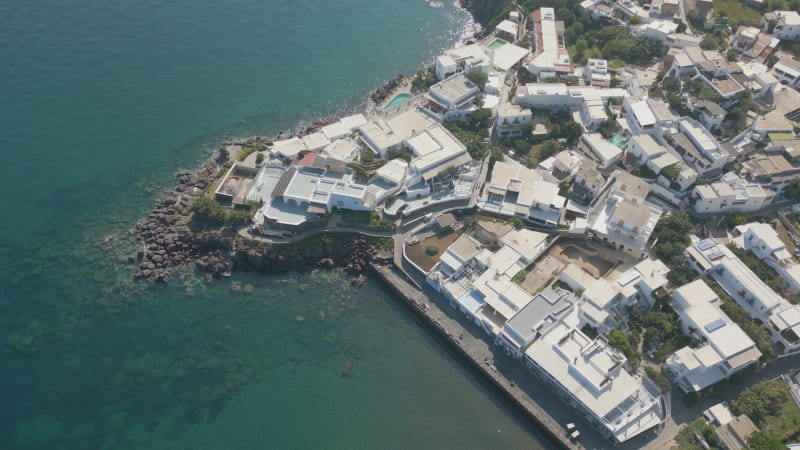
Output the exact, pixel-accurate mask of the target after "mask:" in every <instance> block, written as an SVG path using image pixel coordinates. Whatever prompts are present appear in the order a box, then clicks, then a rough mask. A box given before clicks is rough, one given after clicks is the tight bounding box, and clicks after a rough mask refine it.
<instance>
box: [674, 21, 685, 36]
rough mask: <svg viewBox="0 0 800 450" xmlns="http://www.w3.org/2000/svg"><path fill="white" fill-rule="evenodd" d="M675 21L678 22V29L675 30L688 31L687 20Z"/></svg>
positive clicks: (679, 31) (677, 31) (678, 31)
mask: <svg viewBox="0 0 800 450" xmlns="http://www.w3.org/2000/svg"><path fill="white" fill-rule="evenodd" d="M675 23H677V24H678V29H676V30H675V32H676V33H683V32H684V31H686V22H684V21H682V20H676V21H675Z"/></svg>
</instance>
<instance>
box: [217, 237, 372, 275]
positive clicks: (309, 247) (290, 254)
mask: <svg viewBox="0 0 800 450" xmlns="http://www.w3.org/2000/svg"><path fill="white" fill-rule="evenodd" d="M236 247H237V248H236V251H235V253H234V256H233V266H234V267H235V268H236V269H239V270H248V271H256V272H262V273H283V272H288V271H300V270H307V269H309V268H313V267H321V268H334V267H343V268H344V269H345V271H346V272H347V273H349V274H352V275H356V276H357V275H359V274H361V273H362V271H363V270H364V268H365V267H366V264H367V262H369V261H371V260H372V258H373V257H374V256H375V255H376V253H377V251H376V249H375V248H374V247H373V246H372V244H371V243H370V241H369V240H368V239H367V238H361V237H354V238H350V239H342V238H341V235H340V234H339V235H336V238H335V239H334V238H332V237H331V236H330V235H319V236H315V237H311V238H309V239H308V240H306V241H304V242H300V243H297V244H288V245H272V246H266V245H264V244H263V243H261V242H255V241H252V242H250V241H238V242H237V244H236Z"/></svg>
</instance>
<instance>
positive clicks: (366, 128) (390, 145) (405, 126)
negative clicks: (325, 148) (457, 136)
mask: <svg viewBox="0 0 800 450" xmlns="http://www.w3.org/2000/svg"><path fill="white" fill-rule="evenodd" d="M435 124H436V121H435V120H433V119H431V118H430V117H428V116H427V115H426V114H423V113H421V112H419V111H417V110H416V109H408V110H405V111H400V112H398V113H395V114H392V115H390V116H387V117H385V118H384V117H380V116H378V117H375V118H373V121H371V122H369V123H367V124H364V125H362V126H361V127H359V129H358V137H359V138H360V139H361V142H362V143H363V144H364V147H366V148H368V149H370V150H372V151H373V152H374V153H375V154H376V155H378V156H380V157H381V158H386V156H387V153H388V152H389V151H390V150H398V149H401V148H402V147H403V142H404V141H405V140H407V139H410V138H412V137H413V136H416V135H417V134H419V133H422V132H423V131H425V130H427V129H428V128H430V127H432V126H434V125H435Z"/></svg>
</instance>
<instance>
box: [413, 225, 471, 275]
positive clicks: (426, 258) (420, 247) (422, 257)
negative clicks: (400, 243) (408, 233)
mask: <svg viewBox="0 0 800 450" xmlns="http://www.w3.org/2000/svg"><path fill="white" fill-rule="evenodd" d="M456 239H458V233H456V232H453V231H446V232H444V233H440V234H437V235H435V236H431V237H429V238H427V239H425V240H423V241H420V242H417V243H416V244H411V245H408V244H406V256H408V259H410V260H411V261H412V262H414V264H416V265H418V266H419V267H420V268H421V269H422V270H424V271H425V272H428V271H430V270H431V269H432V268H433V266H434V265H436V263H437V262H439V257H440V256H442V253H444V252H445V250H447V247H449V246H450V244H452V243H453V242H454V241H455V240H456ZM431 246H435V247H436V248H437V249H439V251H438V252H436V254H432V255H429V254H428V253H426V252H425V249H426V248H428V247H431Z"/></svg>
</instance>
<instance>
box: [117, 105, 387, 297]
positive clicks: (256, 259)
mask: <svg viewBox="0 0 800 450" xmlns="http://www.w3.org/2000/svg"><path fill="white" fill-rule="evenodd" d="M326 122H328V120H327V119H321V121H320V122H319V123H317V122H315V124H316V125H320V126H321V124H323V123H326ZM259 139H261V141H259V142H263V138H253V139H251V140H249V141H248V143H250V142H255V140H259ZM223 159H224V156H222V153H220V156H218V157H217V158H215V159H212V160H209V161H208V162H206V163H205V164H204V165H203V166H202V167H201V168H200V169H199V170H198V171H197V172H194V173H191V172H180V173H178V174H176V176H175V178H176V186H175V189H174V190H173V191H172V193H170V194H169V195H168V196H167V197H166V198H164V199H163V200H161V201H160V202H158V204H156V207H155V208H154V209H153V211H152V212H150V214H148V215H147V218H145V219H144V220H142V221H141V222H139V223H138V224H136V226H135V227H134V228H133V229H132V230H131V232H132V233H133V234H134V235H135V238H136V240H137V241H138V242H140V243H141V246H140V247H139V249H138V250H137V252H136V254H135V255H131V256H130V257H129V258H128V261H129V262H130V263H132V264H135V265H136V268H135V270H134V275H133V276H134V278H136V279H139V280H146V281H149V282H152V283H167V282H169V281H170V278H171V274H172V272H173V271H174V269H176V268H177V267H181V266H185V265H188V264H193V265H194V267H195V268H196V270H197V271H198V272H199V273H200V274H202V275H203V277H204V278H205V279H206V280H207V281H211V280H212V279H213V278H215V277H220V276H229V275H230V274H231V271H232V270H234V268H236V269H238V270H251V271H257V272H262V273H285V272H288V271H301V270H307V269H309V268H314V267H327V268H333V267H343V268H345V270H346V271H347V272H348V273H350V274H353V275H356V276H357V275H359V274H361V272H362V271H363V270H364V268H365V267H366V264H367V263H368V262H369V261H370V260H372V258H373V257H374V255H375V254H376V250H375V248H374V247H373V246H372V245H371V243H370V241H369V240H368V239H367V238H361V237H355V238H350V239H342V235H341V234H339V235H337V236H336V238H332V237H329V236H324V235H318V236H315V237H312V238H309V239H307V240H306V241H304V242H300V243H296V244H282V245H268V244H265V243H263V242H260V241H255V240H253V241H251V240H246V239H244V238H242V237H241V236H238V235H237V234H236V230H235V229H233V228H230V227H224V226H223V227H221V228H219V229H216V230H212V231H203V232H193V231H192V230H191V229H190V228H189V226H188V224H189V221H190V219H191V211H190V206H191V204H192V202H193V201H194V200H195V199H196V198H197V197H199V196H200V195H203V192H204V190H205V189H206V188H207V187H208V186H209V184H211V183H212V181H213V180H214V179H215V178H216V176H217V175H218V174H219V172H220V171H221V170H224V166H223V163H224V161H223ZM357 284H358V283H357Z"/></svg>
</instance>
